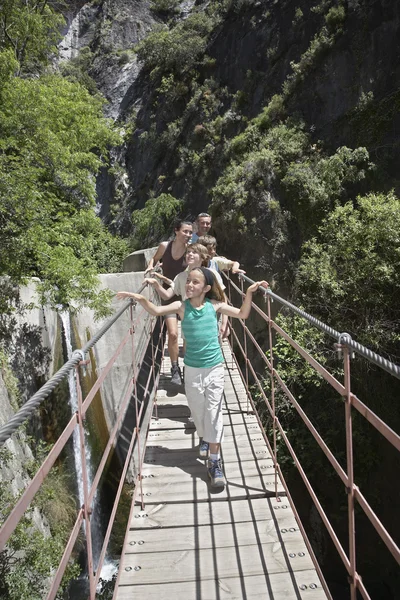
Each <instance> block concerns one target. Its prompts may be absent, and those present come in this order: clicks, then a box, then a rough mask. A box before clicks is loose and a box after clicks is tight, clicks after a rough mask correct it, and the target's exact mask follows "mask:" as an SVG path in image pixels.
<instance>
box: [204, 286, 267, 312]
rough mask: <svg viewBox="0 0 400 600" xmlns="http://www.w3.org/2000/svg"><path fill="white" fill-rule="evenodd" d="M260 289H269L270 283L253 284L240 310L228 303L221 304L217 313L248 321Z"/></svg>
mask: <svg viewBox="0 0 400 600" xmlns="http://www.w3.org/2000/svg"><path fill="white" fill-rule="evenodd" d="M259 287H263V288H268V287H269V285H268V282H267V281H256V282H255V283H252V284H251V285H250V286H249V287H248V288H247V291H246V296H245V299H244V300H243V304H242V306H241V307H240V308H236V307H235V306H230V305H229V304H227V303H226V302H221V304H220V305H219V306H218V308H217V309H216V310H217V312H220V313H221V314H222V315H227V316H228V317H234V318H236V319H247V317H248V316H249V314H250V311H251V302H252V300H253V294H254V292H256V291H257V290H258V288H259Z"/></svg>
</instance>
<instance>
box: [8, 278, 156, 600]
mask: <svg viewBox="0 0 400 600" xmlns="http://www.w3.org/2000/svg"><path fill="white" fill-rule="evenodd" d="M144 287H145V286H142V287H141V288H140V290H139V292H141V291H142V290H143V289H144ZM134 304H135V303H134V301H129V302H127V303H125V305H124V306H123V307H122V308H121V309H120V310H119V311H118V312H116V313H115V314H114V315H113V317H112V318H111V319H109V320H108V321H107V323H106V324H105V325H104V326H103V327H102V328H101V329H100V330H99V331H98V332H97V333H96V334H95V335H94V336H93V338H91V340H89V342H88V343H87V344H86V345H85V346H84V347H83V348H82V349H80V350H75V351H74V352H73V355H72V357H71V359H70V360H69V361H67V362H66V363H65V364H64V365H63V367H62V368H61V369H60V370H59V371H58V372H57V373H56V374H55V375H54V376H53V377H52V378H51V379H50V380H49V381H48V382H47V383H46V384H45V385H44V386H43V387H42V388H41V389H40V390H39V391H38V392H37V393H36V394H35V395H34V396H33V397H32V398H31V399H30V400H28V401H27V402H26V403H25V405H24V406H23V407H22V408H21V410H20V411H18V412H17V413H16V414H15V415H14V417H12V418H11V419H10V420H9V421H8V423H7V424H6V425H5V426H3V427H2V428H1V429H0V443H4V442H5V441H6V440H7V439H9V438H10V436H11V435H12V434H13V433H14V432H15V431H17V429H18V428H19V427H20V426H21V424H23V423H24V422H25V421H26V420H27V419H28V418H29V417H30V416H31V415H32V414H33V413H34V411H35V410H36V408H37V407H38V406H39V405H40V403H41V402H42V401H43V400H44V399H45V398H47V397H48V396H49V395H50V393H51V392H52V391H53V390H54V389H55V388H56V387H57V385H58V384H59V383H60V382H61V381H62V380H63V379H64V378H65V377H66V375H67V374H68V373H69V372H70V371H71V369H75V373H76V384H77V393H78V410H77V411H76V413H75V414H74V415H73V416H72V417H71V419H70V421H69V423H68V424H67V426H66V427H65V429H64V431H63V432H62V434H61V436H60V437H59V438H58V440H57V441H56V443H55V444H54V445H53V446H52V448H51V450H50V452H49V454H48V455H47V457H46V458H45V460H44V462H43V463H42V465H41V466H40V468H39V470H38V471H37V473H36V474H35V476H34V477H33V479H32V480H31V481H30V483H29V484H28V486H27V487H26V489H25V490H24V492H23V493H22V495H21V497H20V498H19V499H18V501H17V503H16V504H15V506H14V508H13V509H12V511H11V512H10V514H9V515H8V517H7V519H6V520H5V521H4V523H3V525H2V526H1V529H0V551H1V550H3V549H4V548H5V547H6V544H7V541H8V540H9V538H10V536H11V535H12V534H13V532H14V530H15V528H16V527H17V525H18V523H19V521H20V520H21V518H22V517H23V515H24V513H25V511H26V510H27V509H28V508H29V505H30V503H31V502H32V500H33V498H34V497H35V494H36V493H37V491H38V490H39V488H40V486H41V485H42V483H43V481H44V479H45V478H46V476H47V475H48V474H49V472H50V470H51V468H52V467H53V465H54V464H55V462H56V460H57V459H58V457H59V456H60V454H61V452H62V450H63V449H64V448H65V446H66V444H67V443H68V440H69V439H70V437H71V436H72V433H73V431H74V429H75V427H78V428H79V437H80V458H81V463H82V479H83V495H84V503H83V505H82V506H81V507H80V508H79V510H78V513H77V517H76V520H75V524H74V526H73V528H72V531H71V533H70V536H69V539H68V542H67V544H66V547H65V550H64V553H63V556H62V558H61V561H60V563H59V566H58V568H57V571H56V572H55V574H54V577H53V580H52V582H51V585H50V589H49V592H48V594H47V596H46V600H53V599H54V598H55V597H56V594H57V591H58V589H59V586H60V583H61V580H62V577H63V575H64V572H65V569H66V567H67V565H68V562H69V560H70V558H71V556H72V553H73V550H74V546H75V543H76V541H77V538H78V535H79V532H80V531H81V529H82V525H83V524H84V526H85V527H84V529H85V544H86V551H87V564H88V579H89V590H90V592H89V594H90V595H89V597H90V600H94V598H95V596H96V588H97V586H98V583H99V579H100V575H101V570H102V566H103V563H104V559H105V556H106V551H107V546H108V542H109V539H110V535H111V531H112V527H113V524H114V519H115V515H116V511H117V508H118V503H119V500H120V497H121V493H122V488H123V485H124V482H125V476H126V474H127V471H128V467H129V464H130V461H131V458H132V454H133V449H134V446H135V444H136V450H137V471H138V474H137V478H136V485H135V492H134V493H135V494H136V490H137V489H138V488H141V485H142V484H141V468H142V462H143V456H144V451H143V449H142V448H141V440H140V435H139V434H140V423H141V419H142V416H143V414H142V413H143V409H144V407H145V405H146V403H145V402H144V399H145V398H146V396H147V395H148V394H149V390H150V389H151V390H152V391H153V392H155V391H156V389H157V386H158V379H159V376H160V370H159V369H158V373H157V374H156V369H155V364H156V359H157V360H158V357H160V356H162V353H163V340H164V336H163V324H162V325H160V327H159V328H158V332H157V329H156V325H157V323H159V320H157V319H151V318H148V319H147V318H146V321H147V322H148V323H150V326H149V331H148V339H149V343H150V344H151V368H150V369H149V370H148V374H147V380H146V381H145V384H144V388H143V390H141V397H142V401H141V402H140V406H139V401H138V397H139V395H138V389H137V381H138V373H139V367H140V365H141V364H142V361H143V359H144V356H145V354H146V352H148V351H149V348H148V346H146V344H144V348H143V349H142V351H141V353H140V355H138V348H137V345H136V343H135V336H134V334H135V327H136V326H137V325H138V323H139V321H141V320H142V319H143V315H144V314H146V317H147V313H144V311H143V310H142V311H141V312H140V314H139V315H138V316H137V318H134ZM127 310H129V319H130V327H129V329H128V331H127V333H126V334H125V336H124V337H123V339H122V340H121V342H120V344H119V346H118V348H117V349H116V350H115V352H114V354H113V355H112V357H111V358H110V359H109V361H108V362H107V364H106V366H105V367H104V368H102V371H101V374H100V376H99V377H98V378H97V380H96V382H95V383H94V385H93V387H92V388H91V390H90V391H89V392H88V394H87V396H86V398H85V399H83V397H82V389H81V384H80V372H79V367H80V366H83V365H86V364H88V362H89V361H85V360H84V359H85V355H86V354H87V352H88V351H89V350H90V349H91V348H92V347H94V346H95V344H96V343H97V342H98V341H99V339H100V338H101V337H102V336H103V335H104V334H105V333H106V332H107V331H108V330H109V329H110V328H111V327H112V325H113V324H114V323H115V322H116V321H118V319H119V318H120V317H121V316H122V315H123V314H124V313H125V312H126V311H127ZM153 338H155V339H153ZM129 341H131V351H132V377H131V379H130V381H129V385H128V386H127V389H126V390H125V393H124V395H123V398H122V399H121V402H120V406H119V410H118V414H117V416H116V420H115V423H114V426H113V428H112V430H111V432H110V434H109V440H108V442H107V444H106V447H105V449H104V451H103V454H102V456H101V459H100V463H99V466H98V468H97V472H96V474H95V476H94V479H93V482H92V484H91V486H90V489H89V482H88V472H87V465H86V449H85V430H84V419H85V415H86V413H87V411H88V409H89V407H90V405H91V403H92V401H93V399H94V398H95V396H96V394H97V393H98V392H99V390H100V389H101V386H102V384H103V382H104V380H105V378H106V376H107V375H108V373H109V372H110V371H111V369H112V367H113V365H114V363H115V361H116V360H117V358H118V356H119V355H120V354H121V352H122V350H123V349H124V348H125V346H126V345H127V344H128V343H129ZM132 396H133V398H134V404H135V416H136V423H135V428H134V430H133V433H132V437H131V439H130V443H129V447H128V450H127V452H126V458H125V461H124V464H123V467H122V474H121V477H120V481H119V485H118V488H117V492H116V496H115V500H114V504H113V507H112V510H111V515H110V518H109V522H108V527H107V530H106V533H105V536H104V541H103V545H102V548H101V552H100V557H99V560H98V563H97V566H96V571H95V570H94V564H93V558H94V557H93V548H92V535H91V513H92V505H93V501H94V498H95V494H96V490H97V489H98V486H99V482H100V478H101V476H102V474H103V473H104V470H105V467H106V463H107V460H108V458H109V456H110V452H111V449H112V448H113V447H114V445H115V442H116V441H117V437H118V434H119V432H120V429H121V424H122V420H123V418H124V415H125V414H126V411H127V408H128V405H129V404H130V400H131V398H132ZM135 456H136V454H135ZM134 497H135V496H134ZM141 497H142V498H143V494H142V495H141Z"/></svg>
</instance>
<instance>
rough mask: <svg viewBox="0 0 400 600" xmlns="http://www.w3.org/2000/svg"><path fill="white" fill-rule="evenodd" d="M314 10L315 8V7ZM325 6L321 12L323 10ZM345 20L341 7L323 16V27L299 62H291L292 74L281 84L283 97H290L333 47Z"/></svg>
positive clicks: (333, 8)
mask: <svg viewBox="0 0 400 600" xmlns="http://www.w3.org/2000/svg"><path fill="white" fill-rule="evenodd" d="M315 8H316V7H315ZM325 8H326V7H325V5H324V6H323V9H322V10H325ZM345 18H346V12H345V10H344V8H343V6H341V5H339V6H335V7H332V8H330V9H329V11H328V12H327V14H326V15H325V25H324V26H323V27H322V28H321V31H319V32H318V33H317V34H316V35H315V36H314V38H313V39H312V40H311V42H310V45H309V47H308V48H307V50H306V51H305V52H304V53H303V54H302V55H301V57H300V60H299V62H297V63H296V62H294V61H292V62H291V63H290V66H291V68H292V73H291V74H290V75H288V76H287V77H286V79H285V81H284V83H283V86H282V92H283V95H284V96H285V97H288V96H290V95H291V94H292V93H293V92H294V90H295V89H296V87H297V86H298V85H299V84H300V83H301V82H304V81H305V79H306V77H307V75H308V74H309V72H310V71H311V69H313V68H315V65H316V62H317V61H318V60H319V59H320V57H321V56H322V55H323V54H324V53H325V52H326V51H327V50H328V49H329V48H332V46H333V45H334V43H335V41H336V38H337V37H338V36H339V35H340V34H341V33H343V28H342V25H343V23H344V20H345Z"/></svg>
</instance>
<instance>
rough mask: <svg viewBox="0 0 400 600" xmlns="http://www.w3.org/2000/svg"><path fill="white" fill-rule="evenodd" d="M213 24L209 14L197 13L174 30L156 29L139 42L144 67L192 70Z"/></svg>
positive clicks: (162, 70)
mask: <svg viewBox="0 0 400 600" xmlns="http://www.w3.org/2000/svg"><path fill="white" fill-rule="evenodd" d="M214 24H215V23H214V20H213V19H212V18H211V17H209V16H207V15H206V14H204V13H195V14H193V15H191V16H190V17H188V18H187V19H185V20H184V21H182V22H181V23H179V24H178V25H176V26H175V27H174V28H173V29H171V30H168V29H166V28H161V29H159V30H155V31H153V32H152V33H151V34H150V35H149V36H147V38H145V39H144V40H143V41H142V42H140V44H139V45H138V46H137V48H136V51H137V55H138V58H139V60H140V61H142V62H143V64H144V67H145V69H148V70H152V69H155V68H157V69H158V71H159V72H160V73H164V72H167V71H175V72H177V73H179V72H182V71H184V70H189V69H190V68H191V67H192V66H193V65H194V63H195V62H196V60H197V59H198V58H199V57H201V56H202V55H203V54H204V52H205V49H206V46H207V39H208V35H209V34H210V32H211V31H212V29H213V27H214Z"/></svg>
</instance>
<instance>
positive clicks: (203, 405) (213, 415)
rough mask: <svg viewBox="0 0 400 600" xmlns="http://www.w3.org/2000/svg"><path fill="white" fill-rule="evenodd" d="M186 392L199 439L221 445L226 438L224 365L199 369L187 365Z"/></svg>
mask: <svg viewBox="0 0 400 600" xmlns="http://www.w3.org/2000/svg"><path fill="white" fill-rule="evenodd" d="M185 392H186V397H187V401H188V404H189V408H190V411H191V413H192V418H193V421H194V424H195V425H196V429H197V433H198V435H199V437H201V438H203V440H204V441H205V442H209V443H211V444H220V443H221V442H222V440H223V437H224V425H223V418H222V400H223V394H224V365H223V364H222V363H221V364H219V365H216V366H215V367H211V368H209V369H197V368H195V367H188V366H187V365H185Z"/></svg>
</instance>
